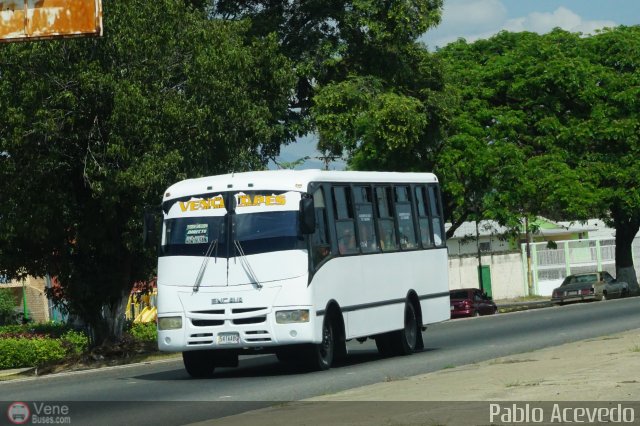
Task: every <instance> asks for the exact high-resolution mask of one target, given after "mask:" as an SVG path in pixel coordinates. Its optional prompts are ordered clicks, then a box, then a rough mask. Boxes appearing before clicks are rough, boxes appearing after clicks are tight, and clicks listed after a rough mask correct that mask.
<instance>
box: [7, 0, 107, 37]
mask: <svg viewBox="0 0 640 426" xmlns="http://www.w3.org/2000/svg"><path fill="white" fill-rule="evenodd" d="M101 35H102V0H0V42H10V41H24V40H31V39H36V40H38V39H51V38H62V37H81V36H101Z"/></svg>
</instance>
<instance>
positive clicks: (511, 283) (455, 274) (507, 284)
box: [449, 253, 526, 300]
mask: <svg viewBox="0 0 640 426" xmlns="http://www.w3.org/2000/svg"><path fill="white" fill-rule="evenodd" d="M482 264H483V265H488V266H489V270H490V271H491V290H492V294H493V298H494V299H496V300H499V299H508V298H512V297H522V296H525V295H526V293H525V283H524V280H523V273H522V259H521V257H520V253H507V254H494V255H486V256H482ZM467 287H473V288H478V287H479V283H478V258H477V257H475V256H468V257H467V256H464V257H449V288H450V289H452V290H453V289H457V288H467Z"/></svg>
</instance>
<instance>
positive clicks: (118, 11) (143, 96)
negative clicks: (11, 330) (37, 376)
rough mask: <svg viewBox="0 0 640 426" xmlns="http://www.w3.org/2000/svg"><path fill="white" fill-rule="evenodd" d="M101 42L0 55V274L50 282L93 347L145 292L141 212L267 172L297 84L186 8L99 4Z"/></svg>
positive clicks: (272, 51)
mask: <svg viewBox="0 0 640 426" xmlns="http://www.w3.org/2000/svg"><path fill="white" fill-rule="evenodd" d="M104 25H105V36H104V37H102V38H95V39H69V40H61V41H51V42H37V43H28V44H11V45H8V44H5V45H2V46H0V77H1V78H0V110H1V111H3V117H2V119H0V194H1V197H0V198H1V199H2V206H1V207H0V209H1V210H0V270H2V271H3V272H6V273H7V274H8V275H9V276H10V277H16V276H20V275H22V274H31V275H40V276H41V275H44V274H46V273H48V274H51V275H54V276H56V277H57V278H58V280H59V282H60V284H61V286H62V290H63V291H62V293H63V294H62V297H63V298H64V300H65V302H66V303H67V304H68V306H67V307H68V309H69V310H70V312H71V313H73V314H76V315H79V316H80V317H81V318H82V319H83V320H84V321H85V322H87V323H88V324H89V325H90V326H91V328H92V330H93V334H94V335H93V338H94V341H93V343H94V344H100V343H102V342H103V341H105V340H107V339H117V338H118V337H120V335H121V333H122V325H123V324H122V322H123V319H124V309H125V304H126V300H127V296H128V294H129V292H130V290H131V288H132V286H133V284H134V282H136V281H144V280H149V279H150V278H151V276H152V274H153V272H152V271H153V267H154V264H155V259H154V258H155V256H154V254H153V253H149V252H148V251H145V250H143V248H142V247H141V235H142V232H141V231H142V229H141V221H142V217H143V209H144V207H145V205H157V204H158V203H159V201H160V199H161V194H162V191H163V190H164V189H165V188H166V187H167V186H168V185H169V184H171V183H173V182H175V181H176V180H179V179H182V178H186V177H195V176H199V175H200V176H201V175H210V174H216V173H222V172H229V171H234V170H245V169H253V168H263V167H264V165H265V164H266V161H267V160H268V158H269V157H271V156H273V153H274V152H277V150H278V149H279V146H280V143H282V142H283V141H284V140H286V139H287V137H288V136H287V134H288V133H287V132H288V131H287V129H286V128H285V125H284V124H283V123H284V119H285V118H286V116H287V114H288V113H289V112H288V103H289V97H290V96H289V95H290V93H291V92H292V90H293V87H294V83H295V76H294V74H293V72H292V71H291V69H292V67H291V64H290V62H289V61H288V60H287V59H286V58H285V57H284V56H282V55H281V54H280V53H279V46H278V41H277V39H276V38H275V37H273V36H268V35H267V36H265V37H259V38H258V37H248V35H247V30H248V25H247V24H246V23H245V22H225V21H221V20H219V19H210V18H209V17H207V16H206V15H205V14H204V13H203V12H202V11H200V10H195V9H193V8H192V7H190V6H186V5H185V3H184V2H182V1H175V0H161V1H157V2H148V1H144V0H132V1H126V2H106V3H105V4H104Z"/></svg>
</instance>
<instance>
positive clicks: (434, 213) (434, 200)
mask: <svg viewBox="0 0 640 426" xmlns="http://www.w3.org/2000/svg"><path fill="white" fill-rule="evenodd" d="M438 195H439V194H438V192H437V188H436V187H435V186H433V185H429V207H430V208H431V223H432V226H433V240H434V242H435V244H436V246H442V245H444V236H443V231H442V214H441V210H440V198H439V197H438Z"/></svg>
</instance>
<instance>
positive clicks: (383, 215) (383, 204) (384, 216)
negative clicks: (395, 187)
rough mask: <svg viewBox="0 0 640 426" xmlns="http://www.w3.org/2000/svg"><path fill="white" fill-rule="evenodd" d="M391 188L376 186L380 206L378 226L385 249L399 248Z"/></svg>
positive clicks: (382, 245) (381, 242) (383, 248)
mask: <svg viewBox="0 0 640 426" xmlns="http://www.w3.org/2000/svg"><path fill="white" fill-rule="evenodd" d="M390 192H391V188H389V187H378V188H376V203H377V206H378V227H379V234H380V247H381V248H382V250H383V251H391V250H397V249H398V243H397V241H396V230H395V224H394V221H393V206H392V204H391V200H392V197H391V194H390Z"/></svg>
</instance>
